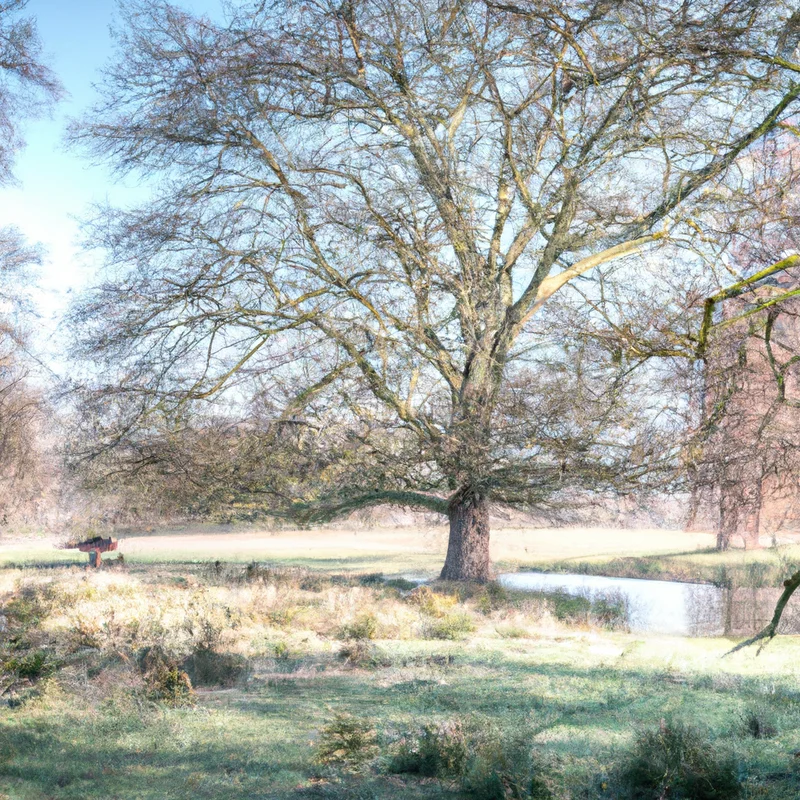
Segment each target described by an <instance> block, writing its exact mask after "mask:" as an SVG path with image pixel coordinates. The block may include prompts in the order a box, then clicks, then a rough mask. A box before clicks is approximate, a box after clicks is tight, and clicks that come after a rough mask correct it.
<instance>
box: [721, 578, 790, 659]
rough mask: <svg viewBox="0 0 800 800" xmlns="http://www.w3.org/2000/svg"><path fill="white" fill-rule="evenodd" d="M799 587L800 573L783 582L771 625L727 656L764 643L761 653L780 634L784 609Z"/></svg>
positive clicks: (759, 650)
mask: <svg viewBox="0 0 800 800" xmlns="http://www.w3.org/2000/svg"><path fill="white" fill-rule="evenodd" d="M798 586H800V572H795V573H794V575H792V577H791V578H788V579H787V580H785V581H784V582H783V594H782V595H781V596H780V599H779V600H778V603H777V605H776V606H775V613H774V614H773V615H772V619H771V620H770V623H769V625H767V626H766V627H765V628H762V630H760V631H759V632H758V633H757V634H756V635H755V636H752V637H751V638H749V639H746V640H745V641H743V642H740V643H739V644H737V645H736V647H734V648H732V649H731V650H728V652H727V653H725V655H726V656H729V655H730V654H731V653H735V652H736V651H737V650H742V649H743V648H745V647H750V645H751V644H755V643H756V642H761V641H763V642H764V643H763V644H762V645H761V646H760V647H759V648H758V652H759V653H760V652H761V650H762V649H763V648H764V646H765V645H766V644H768V643H769V641H770V640H771V639H773V638H774V637H775V635H776V634H777V633H778V624H779V623H780V621H781V616H782V615H783V609H784V608H786V604H787V603H788V602H789V598H790V597H791V596H792V595H793V594H794V592H795V590H796V589H797V587H798ZM764 640H766V641H764Z"/></svg>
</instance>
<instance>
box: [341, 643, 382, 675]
mask: <svg viewBox="0 0 800 800" xmlns="http://www.w3.org/2000/svg"><path fill="white" fill-rule="evenodd" d="M338 656H339V658H341V659H342V661H344V662H345V663H346V664H348V665H349V666H351V667H362V668H364V669H375V668H377V667H388V666H390V664H391V661H389V659H388V658H386V656H385V655H384V654H383V653H382V652H381V651H380V650H378V648H377V647H375V645H373V644H371V643H370V642H369V641H366V640H365V639H351V640H350V641H348V642H345V643H344V644H343V645H342V646H341V648H340V649H339V653H338Z"/></svg>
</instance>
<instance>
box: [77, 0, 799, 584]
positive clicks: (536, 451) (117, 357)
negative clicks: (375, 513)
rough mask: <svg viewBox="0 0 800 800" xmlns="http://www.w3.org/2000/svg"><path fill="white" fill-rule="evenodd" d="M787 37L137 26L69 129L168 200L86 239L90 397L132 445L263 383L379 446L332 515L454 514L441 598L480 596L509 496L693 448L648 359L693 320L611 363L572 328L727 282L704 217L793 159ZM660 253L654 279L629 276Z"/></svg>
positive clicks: (543, 19)
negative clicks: (769, 161) (391, 505)
mask: <svg viewBox="0 0 800 800" xmlns="http://www.w3.org/2000/svg"><path fill="white" fill-rule="evenodd" d="M796 17H797V15H796V14H795V15H794V16H791V14H790V9H789V8H788V7H787V6H784V4H783V3H781V2H772V1H771V2H766V3H761V4H759V5H758V7H754V6H752V5H751V4H735V3H733V4H732V3H727V2H726V3H723V2H715V1H712V2H708V3H704V4H702V5H701V6H697V5H696V4H689V3H660V4H652V3H650V2H644V1H643V0H641V1H640V0H622V2H616V3H604V2H591V1H590V0H567V2H558V3H556V2H553V3H550V2H544V3H542V2H528V1H527V0H524V2H521V3H513V4H512V3H499V2H491V1H490V0H470V1H469V2H451V3H444V4H443V3H440V2H428V0H400V1H399V2H396V1H394V0H393V2H382V0H344V2H326V1H325V0H322V1H321V2H310V3H297V2H293V1H292V0H283V1H282V2H276V3H270V4H264V3H261V4H258V3H252V4H249V3H241V4H238V5H232V6H231V7H230V8H229V16H228V18H227V19H226V20H225V21H224V22H222V23H214V22H212V21H211V20H209V19H207V18H199V17H194V16H192V15H191V14H189V13H187V12H184V11H182V10H180V9H179V8H177V7H176V6H173V5H170V4H168V3H166V2H159V1H158V0H140V2H136V3H133V4H130V5H127V4H126V8H125V10H124V12H123V24H122V27H121V32H120V34H119V39H118V44H119V48H118V55H117V57H116V59H115V61H114V63H113V64H112V65H111V66H110V67H109V68H108V70H107V71H106V84H105V89H104V92H103V100H101V102H100V103H99V104H98V106H97V107H96V108H95V109H94V110H93V112H92V116H91V118H90V119H88V120H87V121H85V122H84V123H81V124H77V125H76V126H75V128H74V132H73V134H74V138H75V140H76V141H79V142H82V143H84V144H85V145H87V146H88V147H89V148H90V149H91V150H92V151H93V152H94V154H95V155H96V156H98V157H102V158H107V159H109V160H110V161H111V162H112V163H113V164H115V165H116V166H117V168H118V169H119V170H120V171H122V172H125V171H130V170H133V171H137V172H139V173H141V174H143V175H146V176H151V177H155V176H159V177H160V178H161V181H160V183H159V185H158V188H157V189H156V190H155V192H154V196H153V199H152V201H151V202H150V203H148V204H147V205H145V206H143V207H141V208H138V209H132V210H127V211H121V210H112V209H105V210H102V211H101V212H100V214H99V216H98V218H97V225H96V226H94V228H93V229H92V231H91V236H92V237H93V240H95V241H96V242H97V243H99V244H102V245H103V246H105V247H106V248H107V249H108V253H109V273H108V278H107V280H106V281H105V282H104V283H103V284H102V285H101V286H99V287H98V288H97V289H96V290H94V291H93V292H91V293H89V294H88V295H87V296H86V297H85V298H84V299H83V301H82V302H81V303H80V304H79V306H78V307H77V308H76V309H75V312H74V315H73V322H74V325H75V328H76V330H77V331H78V332H79V334H80V339H81V346H80V347H79V350H78V352H79V353H80V354H81V355H82V356H84V357H85V358H87V359H91V361H92V363H93V364H94V365H96V367H97V368H98V369H97V370H96V371H95V377H94V379H93V381H92V382H91V383H88V384H87V385H86V387H85V388H86V393H85V395H84V402H85V403H87V407H88V406H89V405H90V403H91V401H96V403H95V406H94V408H95V410H96V413H97V414H99V416H100V417H103V418H104V419H109V418H113V417H114V414H113V408H112V407H113V406H114V403H115V402H116V401H117V400H121V399H123V398H124V402H121V403H120V405H119V409H123V410H124V413H121V414H120V415H119V416H118V417H117V418H116V419H115V422H116V423H117V429H119V430H130V429H131V428H132V427H134V426H136V425H137V424H140V423H141V421H142V420H147V419H148V415H149V414H151V413H152V411H153V409H156V408H157V409H158V412H159V413H163V414H169V413H172V412H176V411H179V410H180V409H184V408H186V407H187V404H190V403H192V402H196V401H199V400H203V399H208V398H212V397H214V396H216V395H218V394H219V393H220V392H223V391H227V392H228V397H231V398H234V399H235V398H237V393H238V395H239V396H241V394H242V393H244V390H245V387H246V386H252V385H253V384H254V383H255V384H257V385H258V387H259V391H261V392H262V393H265V394H267V395H268V396H269V397H270V398H272V399H276V400H277V399H280V400H281V401H282V402H283V403H284V411H283V413H282V414H281V415H280V419H284V420H285V419H288V418H297V419H303V420H304V421H306V422H309V423H315V424H316V425H317V427H318V426H319V423H320V422H322V423H324V424H326V425H339V426H343V429H345V430H347V431H349V433H348V434H347V435H348V436H350V437H353V438H355V439H357V440H358V443H359V452H360V453H362V454H364V456H365V460H364V462H363V463H365V464H369V468H368V469H363V468H362V469H358V470H352V471H350V472H349V473H348V480H347V481H346V482H345V485H342V486H341V487H340V488H339V491H336V492H332V493H330V494H329V495H328V496H325V497H316V498H314V499H315V501H316V503H317V506H318V507H322V508H323V509H324V510H325V512H326V513H331V514H332V513H335V512H337V511H341V510H344V509H351V508H353V507H357V506H358V505H364V504H369V503H377V502H392V501H395V502H403V503H406V504H411V505H414V504H415V505H419V506H422V507H425V508H435V509H438V510H440V511H442V512H443V513H447V514H448V516H449V520H450V538H449V545H448V552H447V558H446V562H445V565H444V569H443V570H442V577H443V578H450V579H477V580H485V579H486V578H487V577H488V576H489V569H490V567H489V517H488V514H489V512H488V503H489V501H490V500H491V499H495V500H502V501H506V502H515V503H523V504H524V503H528V504H530V503H533V504H536V503H541V502H543V501H545V500H546V498H547V497H548V496H551V495H552V494H553V493H554V492H559V491H560V492H562V493H563V492H564V491H565V489H576V488H582V487H589V488H608V487H615V486H619V485H621V484H622V485H626V486H630V485H632V483H633V482H635V481H636V480H637V479H638V478H640V477H641V476H642V475H644V474H647V473H648V472H651V471H652V470H653V469H655V468H661V467H663V466H664V465H665V464H666V463H668V462H669V461H670V459H672V458H673V456H675V455H676V453H677V450H678V448H677V446H675V444H676V443H675V442H674V437H672V438H673V446H668V445H667V444H666V441H667V438H668V437H665V433H667V434H668V433H669V431H670V425H671V423H670V422H669V420H670V412H669V409H665V408H664V407H663V405H664V404H663V401H656V400H654V390H653V387H654V386H655V383H656V382H657V381H654V380H653V379H654V375H655V372H653V370H652V369H650V367H648V366H647V365H648V364H651V363H653V362H652V359H653V357H656V356H658V357H661V358H671V357H673V356H674V354H675V351H676V349H678V350H685V348H686V347H687V346H689V345H691V344H692V343H691V341H690V339H691V336H690V334H689V333H688V328H687V330H686V331H683V332H681V331H680V330H678V331H677V332H676V331H675V330H673V331H669V330H661V329H653V327H652V320H651V321H650V322H648V323H647V325H646V326H645V327H646V328H647V330H643V331H634V332H633V333H632V334H631V335H630V336H627V334H626V328H625V326H626V325H627V324H629V320H626V319H624V318H623V319H616V320H615V322H614V324H615V329H616V332H617V333H618V334H619V333H620V332H621V333H622V334H623V335H622V338H623V339H624V340H627V341H629V343H630V344H631V347H628V348H626V349H624V350H622V351H617V350H614V351H609V350H608V349H607V348H605V347H604V346H603V342H602V339H601V338H598V337H596V336H595V337H584V336H580V335H577V334H576V332H575V331H574V330H573V324H574V321H575V320H578V321H579V322H580V325H579V326H578V327H581V326H584V324H586V325H589V327H591V325H592V324H593V322H592V320H593V318H594V315H595V314H596V311H597V309H598V308H602V306H603V304H604V303H607V302H609V300H610V299H609V293H611V294H612V295H613V294H614V293H617V294H616V296H617V297H619V296H620V294H619V293H622V294H627V295H629V296H631V297H632V298H633V299H634V300H635V305H636V308H642V307H644V308H646V307H648V305H649V304H651V303H652V302H654V300H655V299H656V298H660V299H661V300H663V298H665V297H667V296H668V295H667V293H666V291H665V290H666V289H667V288H672V289H675V288H676V286H675V281H676V280H677V278H676V276H677V275H678V274H683V275H684V277H686V278H687V279H688V281H689V283H691V284H696V287H700V291H698V292H697V293H696V294H695V295H693V296H694V297H695V298H696V299H697V298H702V297H703V296H707V294H709V293H711V292H712V291H714V289H715V288H718V287H719V286H720V285H725V284H726V283H728V282H729V280H728V279H727V278H725V279H723V278H718V277H717V276H716V274H715V272H714V270H710V269H708V267H707V266H704V265H705V264H707V261H708V259H709V258H714V259H717V260H719V257H720V253H721V252H722V251H724V248H725V246H726V244H727V239H726V237H725V236H720V235H717V233H718V232H717V231H715V230H714V228H713V222H712V219H716V217H713V218H712V216H711V215H710V214H709V213H707V212H708V210H709V209H710V208H711V207H712V206H714V207H717V206H719V205H720V204H723V205H724V204H726V203H727V202H728V201H729V200H730V198H732V197H735V196H736V194H737V193H746V192H748V191H749V190H750V189H752V183H753V180H754V178H753V176H752V175H751V173H750V172H749V171H748V170H747V169H746V166H742V165H743V164H745V165H746V159H747V158H748V157H749V154H750V153H751V151H752V149H753V148H754V147H755V146H756V145H757V144H758V143H759V142H760V141H762V140H764V138H765V137H772V138H775V137H779V136H781V135H784V128H783V127H782V126H783V125H784V123H786V122H787V120H790V118H791V114H792V113H794V109H795V107H796V105H797V100H798V97H800V83H798V82H797V81H796V79H797V75H798V73H800V64H798V63H796V62H795V61H794V60H793V58H794V56H795V50H796V45H797V39H798V35H797V34H798V24H797V18H796ZM791 177H792V176H791V169H788V170H786V171H785V172H784V173H783V174H781V175H776V176H774V179H775V180H776V181H787V180H789V179H791ZM656 246H661V247H662V248H663V249H662V250H661V251H660V254H659V259H660V264H661V266H658V265H657V264H656V262H655V261H654V258H655V255H653V256H648V257H647V258H644V257H641V256H639V255H637V254H640V253H642V252H643V251H645V250H648V249H650V250H652V249H653V248H655V247H656ZM720 263H721V262H720ZM681 291H683V290H681ZM703 292H705V294H703ZM611 299H613V298H611ZM661 300H660V301H659V302H661ZM687 307H688V308H690V309H691V310H694V309H695V308H696V307H697V304H696V303H694V304H693V303H688V305H687ZM623 308H625V307H624V306H623ZM627 310H628V311H635V309H634V308H627ZM635 316H636V314H635V313H634V314H633V317H635ZM600 317H603V315H602V314H600ZM634 322H635V320H634ZM648 326H649V327H648ZM678 327H679V328H680V325H679V326H678ZM634 334H635V335H634ZM640 334H642V335H640ZM643 336H644V338H645V339H647V341H648V342H649V345H648V347H645V348H644V349H642V345H641V342H642V338H643ZM637 348H638V350H637ZM645 351H648V352H645ZM648 370H649V371H648ZM637 375H638V376H640V377H632V376H637ZM637 381H638V383H637ZM633 387H637V388H639V389H641V391H639V392H633V391H632V388H633ZM110 409H111V410H110ZM145 424H146V423H145ZM104 430H107V429H105V428H104ZM107 433H108V435H107V436H106V437H105V438H104V439H103V441H101V442H100V445H99V446H100V448H101V449H102V448H105V447H107V446H108V445H110V444H113V442H114V441H115V440H116V439H115V434H113V433H111V432H108V431H107ZM367 456H368V457H367ZM304 508H306V506H304Z"/></svg>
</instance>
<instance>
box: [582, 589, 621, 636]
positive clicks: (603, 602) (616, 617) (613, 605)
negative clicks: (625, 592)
mask: <svg viewBox="0 0 800 800" xmlns="http://www.w3.org/2000/svg"><path fill="white" fill-rule="evenodd" d="M590 616H591V621H592V622H593V623H594V624H596V625H601V626H602V627H604V628H611V629H612V630H619V629H625V628H627V627H628V604H627V602H626V600H625V598H624V597H623V596H617V597H597V598H595V599H594V600H593V601H592V606H591V610H590Z"/></svg>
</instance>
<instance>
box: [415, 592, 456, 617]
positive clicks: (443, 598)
mask: <svg viewBox="0 0 800 800" xmlns="http://www.w3.org/2000/svg"><path fill="white" fill-rule="evenodd" d="M406 599H407V601H408V602H409V603H411V605H413V606H416V607H417V608H418V609H419V610H420V611H421V612H422V613H423V614H427V615H428V616H431V617H444V616H445V615H446V614H449V613H450V610H451V609H452V608H453V606H454V605H455V604H456V603H457V602H458V598H457V597H454V596H453V595H449V594H439V593H438V592H434V591H433V589H431V587H430V586H417V588H416V589H414V591H412V592H409V594H408V597H407V598H406Z"/></svg>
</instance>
